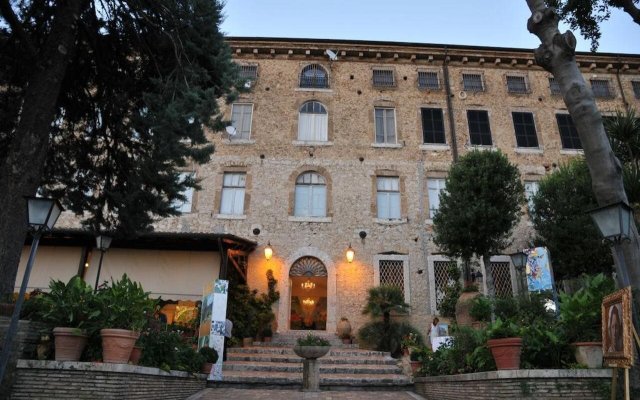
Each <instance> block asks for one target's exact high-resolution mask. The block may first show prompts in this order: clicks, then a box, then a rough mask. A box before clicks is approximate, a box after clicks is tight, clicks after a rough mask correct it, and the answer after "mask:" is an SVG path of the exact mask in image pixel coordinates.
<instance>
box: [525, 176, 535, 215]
mask: <svg viewBox="0 0 640 400" xmlns="http://www.w3.org/2000/svg"><path fill="white" fill-rule="evenodd" d="M536 193H538V182H536V181H525V182H524V198H525V199H526V200H527V207H528V208H529V214H531V213H532V212H533V196H535V195H536Z"/></svg>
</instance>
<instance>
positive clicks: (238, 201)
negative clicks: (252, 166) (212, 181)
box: [220, 172, 247, 215]
mask: <svg viewBox="0 0 640 400" xmlns="http://www.w3.org/2000/svg"><path fill="white" fill-rule="evenodd" d="M246 180H247V174H245V173H244V172H225V174H224V177H223V181H222V198H221V200H220V214H225V215H243V214H244V190H245V186H246Z"/></svg>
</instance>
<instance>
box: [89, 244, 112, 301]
mask: <svg viewBox="0 0 640 400" xmlns="http://www.w3.org/2000/svg"><path fill="white" fill-rule="evenodd" d="M112 240H113V238H112V237H111V236H106V235H98V236H96V248H97V249H98V250H100V261H98V273H97V274H96V284H95V286H94V287H93V290H94V291H97V290H98V282H100V271H101V270H102V257H104V253H105V252H106V251H107V250H109V246H111V241H112Z"/></svg>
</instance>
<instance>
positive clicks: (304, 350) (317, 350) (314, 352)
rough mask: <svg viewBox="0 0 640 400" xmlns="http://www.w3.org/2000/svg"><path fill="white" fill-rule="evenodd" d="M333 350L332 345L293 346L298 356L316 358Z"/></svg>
mask: <svg viewBox="0 0 640 400" xmlns="http://www.w3.org/2000/svg"><path fill="white" fill-rule="evenodd" d="M329 350H331V346H299V345H295V346H293V352H294V353H296V355H298V357H302V358H309V359H316V358H320V357H322V356H324V355H325V354H327V353H328V352H329Z"/></svg>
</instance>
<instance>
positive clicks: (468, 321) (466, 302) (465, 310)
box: [456, 292, 480, 326]
mask: <svg viewBox="0 0 640 400" xmlns="http://www.w3.org/2000/svg"><path fill="white" fill-rule="evenodd" d="M478 296H480V292H462V294H461V295H460V297H459V298H458V301H457V302H456V324H458V326H471V325H472V323H473V322H474V321H475V319H474V318H473V317H471V315H469V311H470V310H471V301H472V300H473V299H475V298H476V297H478Z"/></svg>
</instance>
